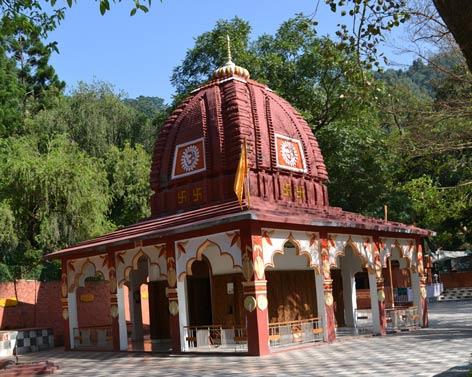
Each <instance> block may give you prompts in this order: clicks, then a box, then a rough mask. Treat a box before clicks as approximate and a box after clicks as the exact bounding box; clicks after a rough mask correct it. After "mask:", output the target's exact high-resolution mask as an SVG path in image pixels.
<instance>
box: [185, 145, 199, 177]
mask: <svg viewBox="0 0 472 377" xmlns="http://www.w3.org/2000/svg"><path fill="white" fill-rule="evenodd" d="M199 159H200V151H199V150H198V148H197V147H196V146H195V145H189V146H188V147H186V148H185V149H184V151H183V153H182V158H181V159H180V166H181V167H182V169H183V170H185V171H186V172H187V173H188V172H191V171H192V170H194V169H195V167H196V166H197V164H198V160H199Z"/></svg>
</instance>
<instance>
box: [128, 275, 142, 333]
mask: <svg viewBox="0 0 472 377" xmlns="http://www.w3.org/2000/svg"><path fill="white" fill-rule="evenodd" d="M140 278H141V277H140V276H138V270H133V271H131V272H130V274H129V312H130V320H131V325H132V327H131V339H132V340H133V341H135V342H140V341H143V339H144V330H143V314H142V310H141V279H140Z"/></svg>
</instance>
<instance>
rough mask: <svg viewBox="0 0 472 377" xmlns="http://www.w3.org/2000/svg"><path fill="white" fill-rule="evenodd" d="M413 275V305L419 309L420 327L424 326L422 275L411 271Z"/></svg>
mask: <svg viewBox="0 0 472 377" xmlns="http://www.w3.org/2000/svg"><path fill="white" fill-rule="evenodd" d="M410 275H411V290H412V293H413V305H414V306H416V307H417V308H418V315H419V317H420V321H419V323H420V326H423V307H422V306H421V290H420V275H419V274H418V272H412V271H410Z"/></svg>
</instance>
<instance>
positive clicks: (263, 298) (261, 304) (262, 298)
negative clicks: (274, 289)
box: [257, 295, 269, 310]
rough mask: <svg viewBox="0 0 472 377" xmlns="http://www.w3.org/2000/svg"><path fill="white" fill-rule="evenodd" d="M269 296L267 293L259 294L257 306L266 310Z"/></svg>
mask: <svg viewBox="0 0 472 377" xmlns="http://www.w3.org/2000/svg"><path fill="white" fill-rule="evenodd" d="M268 303H269V302H268V301H267V297H266V296H265V295H259V296H257V307H258V308H259V310H266V309H267V305H268Z"/></svg>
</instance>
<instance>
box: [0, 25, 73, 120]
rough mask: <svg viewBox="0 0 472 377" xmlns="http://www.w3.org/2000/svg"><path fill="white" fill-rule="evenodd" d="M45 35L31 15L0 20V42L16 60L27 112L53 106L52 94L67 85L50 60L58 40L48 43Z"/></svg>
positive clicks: (59, 91) (25, 111)
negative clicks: (59, 76) (29, 16)
mask: <svg viewBox="0 0 472 377" xmlns="http://www.w3.org/2000/svg"><path fill="white" fill-rule="evenodd" d="M45 36H46V35H45V34H44V33H43V29H42V26H41V25H37V24H34V23H32V22H31V20H30V19H29V18H28V17H27V16H15V17H13V18H8V17H6V16H4V17H3V18H2V19H1V20H0V46H1V48H2V49H4V50H5V51H6V53H7V54H8V56H11V57H12V59H13V60H14V61H15V63H16V67H17V76H18V82H19V84H20V86H21V88H22V90H23V98H22V111H23V114H24V115H29V114H31V113H32V114H34V113H36V112H38V111H39V110H42V109H45V108H48V107H50V106H51V101H52V98H54V97H57V96H58V95H59V94H60V93H61V92H62V90H63V89H64V86H65V84H64V82H62V81H61V80H59V78H58V76H57V74H56V72H55V70H54V68H53V67H52V66H51V65H50V64H49V59H50V58H51V54H52V53H53V52H54V51H57V48H56V43H55V42H51V43H48V44H45V43H44V37H45Z"/></svg>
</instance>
